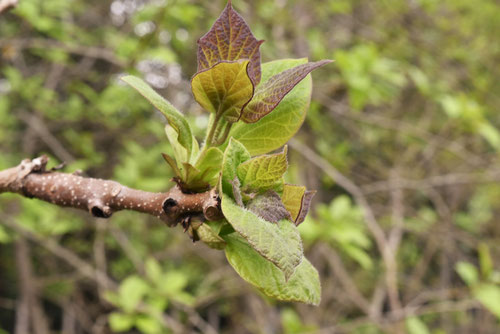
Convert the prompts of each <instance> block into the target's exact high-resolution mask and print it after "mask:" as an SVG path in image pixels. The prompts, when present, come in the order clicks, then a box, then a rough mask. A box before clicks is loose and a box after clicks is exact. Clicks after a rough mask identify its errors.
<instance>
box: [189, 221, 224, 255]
mask: <svg viewBox="0 0 500 334" xmlns="http://www.w3.org/2000/svg"><path fill="white" fill-rule="evenodd" d="M196 234H197V235H198V237H199V238H200V240H201V241H203V242H204V243H205V244H206V245H207V246H208V247H210V248H213V249H224V247H225V246H226V242H225V241H224V239H222V238H221V237H220V236H219V235H218V232H217V231H215V230H214V229H212V228H211V227H210V226H209V225H208V224H207V223H204V224H202V225H201V226H200V227H198V229H197V230H196Z"/></svg>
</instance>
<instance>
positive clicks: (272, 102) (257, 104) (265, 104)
mask: <svg viewBox="0 0 500 334" xmlns="http://www.w3.org/2000/svg"><path fill="white" fill-rule="evenodd" d="M331 62H332V61H331V60H321V61H317V62H314V63H307V64H302V65H299V66H296V67H294V68H291V69H288V70H286V71H283V72H281V73H279V74H276V75H274V76H273V77H271V78H270V79H269V80H267V81H266V82H265V83H264V84H262V85H259V86H258V87H257V89H256V90H255V95H254V97H253V98H252V101H250V103H248V105H247V106H246V107H245V109H244V110H243V113H242V115H241V119H242V120H243V122H246V123H255V122H257V121H258V120H260V119H261V118H262V117H264V116H266V115H267V114H269V113H270V112H271V111H273V110H274V109H275V108H276V106H277V105H278V104H279V103H280V102H281V100H283V98H284V97H285V95H287V94H288V93H289V92H290V91H291V90H292V89H293V88H294V87H295V86H296V85H297V84H298V83H299V82H300V81H302V79H304V78H305V77H306V76H307V75H308V74H309V73H311V71H313V70H315V69H317V68H318V67H321V66H323V65H326V64H328V63H331Z"/></svg>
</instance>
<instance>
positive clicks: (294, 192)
mask: <svg viewBox="0 0 500 334" xmlns="http://www.w3.org/2000/svg"><path fill="white" fill-rule="evenodd" d="M305 192H306V187H304V186H296V185H293V184H285V185H284V186H283V195H282V196H281V201H282V202H283V205H284V206H285V208H286V209H287V210H288V212H290V215H291V216H292V220H293V221H295V219H297V217H298V216H299V213H300V208H301V206H302V198H303V197H304V194H305Z"/></svg>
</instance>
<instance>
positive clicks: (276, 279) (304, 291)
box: [224, 224, 321, 305]
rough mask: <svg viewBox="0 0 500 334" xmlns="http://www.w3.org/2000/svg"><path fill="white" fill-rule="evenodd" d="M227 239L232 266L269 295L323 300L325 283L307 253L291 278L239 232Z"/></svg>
mask: <svg viewBox="0 0 500 334" xmlns="http://www.w3.org/2000/svg"><path fill="white" fill-rule="evenodd" d="M290 225H291V224H290ZM224 239H225V240H226V242H227V245H226V248H225V251H226V257H227V260H228V261H229V263H230V264H231V266H232V267H233V268H234V270H236V272H237V273H238V274H239V275H240V276H241V277H242V278H243V279H244V280H245V281H247V282H249V283H250V284H253V285H254V286H256V287H257V288H258V289H259V290H260V291H262V292H263V293H264V294H265V295H267V296H269V297H272V298H276V299H279V300H283V301H295V302H302V303H307V304H312V305H318V304H319V302H320V300H321V284H320V281H319V275H318V271H317V270H316V269H315V268H314V267H313V266H312V265H311V263H310V262H309V261H308V260H307V259H306V258H305V257H303V258H302V260H301V263H300V264H299V265H298V266H297V268H296V270H295V272H294V273H293V274H292V276H290V278H289V279H288V281H287V280H285V276H284V275H283V273H281V272H280V271H279V269H278V268H276V266H274V265H273V264H272V263H271V262H269V261H267V260H266V259H264V258H263V257H261V256H259V254H257V252H256V251H255V250H254V249H252V247H251V246H250V245H249V244H248V243H247V242H245V240H243V239H242V238H241V237H239V236H238V235H237V233H232V234H229V235H227V236H225V237H224Z"/></svg>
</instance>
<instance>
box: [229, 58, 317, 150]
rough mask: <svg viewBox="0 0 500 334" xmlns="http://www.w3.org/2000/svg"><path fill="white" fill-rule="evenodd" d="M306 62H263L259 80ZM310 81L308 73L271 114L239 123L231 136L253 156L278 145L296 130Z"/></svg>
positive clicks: (299, 124) (307, 105)
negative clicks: (256, 119) (254, 120)
mask: <svg viewBox="0 0 500 334" xmlns="http://www.w3.org/2000/svg"><path fill="white" fill-rule="evenodd" d="M306 62H307V59H306V58H302V59H283V60H276V61H272V62H268V63H265V64H262V80H263V81H264V82H265V81H267V80H268V79H269V78H270V77H271V76H273V75H275V74H278V73H280V72H283V71H284V70H287V69H290V68H292V67H295V66H297V65H300V64H304V63H306ZM311 90H312V80H311V76H307V77H306V78H305V79H304V80H302V81H301V82H300V83H299V84H297V85H296V86H295V88H294V89H293V90H292V91H291V92H290V93H288V94H287V95H286V96H285V97H284V98H283V100H282V101H281V102H280V104H279V105H278V106H277V107H276V109H274V111H273V112H272V113H270V114H269V115H267V116H266V117H264V118H263V119H261V120H260V121H258V122H256V123H244V122H238V123H236V124H234V125H233V127H232V129H231V132H230V134H229V136H230V137H233V138H234V139H237V140H238V141H240V142H241V143H242V144H243V145H245V147H246V148H247V149H248V151H249V152H250V154H251V155H252V156H255V155H258V154H264V153H268V152H271V151H273V150H275V149H277V148H280V147H281V146H283V145H284V144H286V142H287V141H288V140H289V139H290V138H292V137H293V136H294V135H295V133H296V132H297V131H298V130H299V128H300V127H301V126H302V123H303V122H304V119H305V117H306V112H307V109H308V108H309V102H310V100H311Z"/></svg>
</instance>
